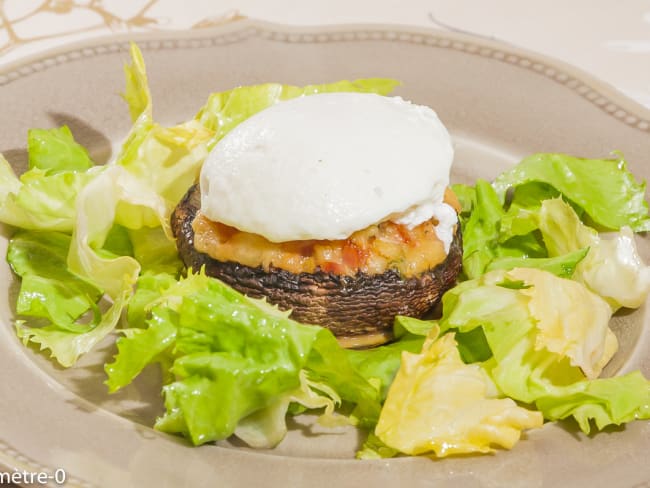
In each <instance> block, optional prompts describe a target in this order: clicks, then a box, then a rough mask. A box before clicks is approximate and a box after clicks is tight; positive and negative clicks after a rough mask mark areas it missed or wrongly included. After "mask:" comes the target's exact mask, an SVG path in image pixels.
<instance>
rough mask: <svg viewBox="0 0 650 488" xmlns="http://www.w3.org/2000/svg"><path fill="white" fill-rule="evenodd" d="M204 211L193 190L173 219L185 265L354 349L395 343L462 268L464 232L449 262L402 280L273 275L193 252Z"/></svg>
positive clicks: (390, 275) (386, 275)
mask: <svg viewBox="0 0 650 488" xmlns="http://www.w3.org/2000/svg"><path fill="white" fill-rule="evenodd" d="M200 206H201V194H200V190H199V187H198V185H194V186H193V187H192V188H190V189H189V191H188V192H187V194H186V195H185V197H183V200H182V201H181V202H180V203H179V204H178V206H177V207H176V209H175V210H174V212H173V214H172V217H171V226H172V231H173V233H174V236H175V237H176V244H177V247H178V251H179V254H180V256H181V259H182V260H183V262H184V263H185V266H187V267H188V268H190V267H191V268H192V269H196V270H198V269H200V268H201V267H205V273H206V274H207V275H208V276H212V277H215V278H218V279H220V280H222V281H223V282H225V283H227V284H228V285H230V286H232V287H233V288H235V289H236V290H239V291H240V292H242V293H244V294H246V295H248V296H251V297H254V298H262V297H266V298H267V299H268V301H269V302H270V303H273V304H275V305H277V306H278V307H280V308H281V309H283V310H292V312H291V317H292V318H293V319H295V320H297V321H300V322H303V323H307V324H317V325H321V326H324V327H327V328H329V329H330V330H331V331H332V332H333V333H334V335H335V336H337V338H339V341H340V342H341V343H342V344H343V345H345V346H350V347H358V346H372V345H377V344H381V343H383V342H386V341H388V340H390V338H391V337H392V328H393V321H394V318H395V316H396V315H408V316H411V317H422V316H423V315H425V314H426V313H427V312H429V311H430V310H431V309H432V308H433V307H435V306H436V305H437V304H438V302H439V301H440V298H441V297H442V295H443V293H444V292H445V291H447V290H448V289H449V288H451V287H452V286H453V285H454V284H455V282H456V277H457V275H458V273H459V272H460V269H461V266H462V253H463V251H462V239H461V232H460V226H459V225H457V226H456V233H455V235H454V239H453V241H452V243H451V246H450V249H449V253H448V255H447V257H446V259H445V260H444V261H443V262H442V263H440V264H438V265H437V266H435V267H434V268H433V269H430V270H428V271H426V272H424V273H422V274H420V275H418V276H414V277H410V278H402V277H401V276H400V274H399V273H398V272H397V271H395V270H392V269H389V270H387V271H385V272H383V273H381V274H375V275H370V274H367V273H357V274H356V275H354V276H347V275H337V274H334V273H326V272H323V271H316V272H314V273H298V274H296V273H292V272H290V271H286V270H283V269H280V268H275V267H271V268H270V269H269V270H268V271H267V270H265V269H264V268H262V267H261V266H258V267H250V266H244V265H242V264H239V263H235V262H229V261H228V262H224V261H218V260H215V259H213V258H211V257H210V256H208V255H207V254H204V253H201V252H198V251H197V250H196V249H195V248H194V230H193V228H192V222H193V221H194V218H195V217H196V214H197V211H198V210H199V208H200Z"/></svg>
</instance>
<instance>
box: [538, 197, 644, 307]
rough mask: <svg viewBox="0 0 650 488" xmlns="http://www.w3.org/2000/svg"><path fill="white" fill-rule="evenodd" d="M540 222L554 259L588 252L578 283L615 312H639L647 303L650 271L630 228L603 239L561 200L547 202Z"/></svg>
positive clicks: (581, 265)
mask: <svg viewBox="0 0 650 488" xmlns="http://www.w3.org/2000/svg"><path fill="white" fill-rule="evenodd" d="M538 220H539V228H540V230H541V232H542V236H543V239H544V242H545V243H546V246H547V248H548V251H549V254H550V255H551V256H566V255H568V253H572V252H576V251H575V250H576V249H580V248H585V247H588V248H589V253H588V254H587V256H586V257H585V259H584V260H583V261H581V262H580V263H579V264H578V265H577V267H576V274H575V279H576V280H578V281H580V282H582V283H584V284H585V285H586V286H587V287H588V288H589V289H590V290H592V291H593V292H595V293H597V294H598V295H600V296H601V297H603V298H604V299H605V300H607V302H608V303H609V304H610V305H611V306H612V308H613V309H614V310H616V309H618V308H620V307H629V308H637V307H639V306H640V305H641V304H642V303H643V302H644V301H645V300H646V298H647V296H648V293H649V292H650V267H649V266H646V265H645V264H644V263H643V261H642V260H641V257H640V256H639V253H638V251H637V248H636V243H635V241H634V235H633V233H632V231H631V229H630V228H629V227H627V226H624V227H623V228H622V229H621V230H620V232H616V233H610V234H609V235H607V236H600V235H599V234H598V233H597V232H596V231H594V230H593V229H591V228H590V227H587V226H586V225H584V224H583V223H582V222H581V221H580V219H579V218H578V215H577V214H576V213H575V211H574V210H573V208H572V207H571V206H570V205H568V204H567V203H565V202H564V201H563V200H561V199H552V200H546V201H544V202H543V203H542V205H541V207H540V212H539V218H538Z"/></svg>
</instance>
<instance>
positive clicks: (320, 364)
mask: <svg viewBox="0 0 650 488" xmlns="http://www.w3.org/2000/svg"><path fill="white" fill-rule="evenodd" d="M131 57H132V63H131V64H130V65H128V66H126V67H125V76H126V91H125V93H124V99H125V100H126V102H127V104H128V107H129V112H130V115H131V119H132V122H133V126H132V129H131V131H130V132H129V134H128V136H127V137H126V140H125V141H124V144H123V145H122V148H121V150H120V151H119V153H118V154H117V155H116V157H115V158H114V159H113V160H112V161H111V162H109V163H108V164H105V165H97V164H96V163H95V162H94V161H93V160H92V158H91V156H90V155H89V154H88V152H87V151H86V150H85V149H84V148H83V147H82V146H81V145H79V144H78V143H77V142H76V141H75V140H74V138H73V135H72V133H71V132H70V130H69V129H68V128H67V127H65V126H64V127H61V128H58V129H49V130H43V129H33V130H30V131H29V133H28V150H29V169H28V171H27V172H25V173H24V174H22V175H20V176H17V175H15V174H14V172H13V170H12V168H11V166H10V165H9V163H8V162H7V161H6V160H5V159H4V158H2V156H1V155H0V221H2V222H4V223H6V224H8V225H9V226H11V227H12V228H14V229H15V232H14V234H13V236H12V238H11V240H10V242H9V248H8V253H7V260H8V262H9V263H10V265H11V267H12V269H13V270H14V272H15V273H16V274H17V275H18V276H20V278H21V281H20V291H19V294H18V298H17V304H16V311H17V314H18V316H19V319H18V320H16V323H15V327H16V332H17V334H18V336H19V337H20V338H22V339H23V341H24V342H25V343H29V342H31V343H34V344H36V345H38V346H40V348H41V349H47V350H49V352H50V354H51V356H52V357H53V358H54V359H55V360H56V361H57V362H59V363H60V364H61V365H62V366H66V367H70V366H73V365H74V364H75V363H76V361H77V360H78V358H79V357H80V356H81V355H83V354H84V353H86V352H88V351H89V350H91V349H92V348H93V347H95V346H96V345H97V344H98V343H99V342H101V341H103V340H104V339H106V338H107V337H113V338H114V337H115V336H118V338H117V339H116V354H115V356H114V358H113V359H112V361H111V362H110V363H108V364H106V366H105V370H106V375H107V380H106V385H107V387H108V389H109V391H111V392H114V391H117V390H119V389H121V388H124V387H125V386H127V385H129V384H130V383H131V382H132V381H133V380H134V379H135V378H136V377H137V376H138V375H139V374H140V373H141V372H142V371H143V369H144V368H146V367H148V366H149V365H152V364H157V365H159V366H160V367H161V369H162V372H163V379H164V386H163V394H164V402H165V408H166V412H165V414H164V415H163V416H162V417H160V418H159V419H158V420H157V422H156V425H155V427H156V428H157V429H159V430H162V431H165V432H170V433H179V434H182V435H184V436H186V437H187V438H188V439H189V440H190V442H192V443H193V444H195V445H198V444H203V443H206V442H211V441H218V440H220V439H225V438H227V437H229V436H231V435H235V436H238V437H239V438H241V439H242V440H244V441H245V442H246V443H247V444H249V445H251V446H253V447H272V446H274V445H276V444H277V443H279V442H280V441H281V440H282V438H283V437H284V435H285V434H286V430H287V425H286V416H287V415H288V414H296V413H300V412H303V411H305V410H309V411H312V410H318V411H319V412H320V416H319V421H320V422H321V423H323V424H324V425H328V426H332V427H334V426H339V425H345V424H354V425H357V426H358V427H361V428H364V429H365V430H367V431H368V432H369V437H368V440H367V442H366V443H365V445H364V446H363V448H362V449H361V451H360V452H359V457H362V458H371V457H390V456H394V455H397V454H400V453H406V454H413V455H417V454H431V453H433V454H435V455H436V456H446V455H450V454H457V453H468V452H470V453H471V452H488V451H490V450H492V449H493V448H494V446H501V447H505V448H510V447H512V446H513V445H514V444H515V443H516V442H517V440H518V439H519V438H520V436H521V433H522V431H524V430H527V429H531V428H535V427H539V426H540V425H542V423H543V421H544V419H547V420H556V419H562V418H567V417H573V418H574V419H575V420H576V421H577V422H578V425H579V426H580V428H581V429H582V430H583V431H585V432H589V431H590V430H591V429H592V428H593V426H594V425H595V426H596V427H597V428H598V429H602V428H603V427H605V426H607V425H611V424H620V423H622V422H627V421H630V420H633V419H636V418H649V417H650V386H649V383H648V381H647V380H646V379H645V378H643V376H642V375H641V374H640V373H638V372H636V373H631V374H628V375H626V376H623V377H616V378H599V377H598V376H599V374H600V372H601V371H602V369H603V367H604V366H605V364H606V363H607V361H608V360H609V359H610V358H611V356H612V355H613V354H614V353H615V351H616V348H617V342H616V337H615V336H614V334H613V333H612V331H611V330H610V329H609V321H610V318H611V316H612V314H613V313H614V312H615V311H616V310H617V309H618V308H620V307H638V306H639V305H640V304H641V303H643V302H644V301H645V299H646V296H647V294H648V291H650V271H649V269H648V267H646V266H645V265H644V264H643V262H642V260H641V259H640V257H639V255H638V252H637V250H636V247H635V242H634V235H633V232H635V231H637V232H638V231H647V230H648V229H650V219H649V218H648V208H647V204H646V203H645V200H644V190H645V188H644V185H643V184H639V183H637V182H636V180H635V179H634V177H633V176H632V175H631V173H630V172H629V171H628V170H627V169H626V165H625V162H624V161H623V160H622V159H620V158H618V159H612V160H587V159H579V158H574V157H571V156H566V155H561V154H538V155H534V156H531V157H529V158H526V159H525V160H524V161H522V162H521V163H520V164H519V165H518V166H516V167H515V168H513V169H512V170H510V171H508V172H506V173H504V174H502V175H501V176H499V177H498V178H497V179H496V180H495V181H494V182H493V183H488V182H487V181H482V180H479V181H477V183H476V185H475V186H465V185H456V186H455V187H454V190H455V191H456V193H457V195H458V196H459V198H460V200H461V203H462V206H463V212H462V215H461V222H460V224H461V226H462V230H463V234H464V256H463V270H464V275H465V276H464V277H465V278H466V280H465V281H463V282H462V283H460V284H459V285H458V286H456V287H455V288H453V289H452V290H450V291H449V292H448V293H447V294H446V295H445V296H444V299H443V310H444V313H443V316H442V317H441V318H440V319H439V320H436V321H423V320H417V319H412V318H407V317H398V318H397V319H396V323H395V336H396V338H397V340H396V341H395V342H393V343H391V344H388V345H385V346H381V347H378V348H375V349H372V350H364V351H354V350H352V351H350V350H345V349H342V348H341V347H340V346H339V345H338V343H337V341H336V339H335V338H334V336H333V335H332V334H331V333H330V332H329V331H328V330H327V329H324V328H321V327H317V326H312V325H305V324H300V323H297V322H295V321H294V320H292V319H290V318H289V314H288V313H287V312H282V311H280V310H278V309H277V308H275V307H273V306H271V305H269V304H268V303H266V302H265V301H262V300H255V299H251V298H248V297H246V296H243V295H241V294H240V293H238V292H236V291H235V290H233V289H231V288H229V287H228V286H226V285H225V284H223V283H221V282H220V281H218V280H215V279H213V278H210V277H207V276H206V275H205V274H204V273H203V271H202V270H187V271H186V272H183V267H182V263H181V262H180V260H179V258H178V255H177V252H176V247H175V243H174V241H173V238H172V236H171V233H170V228H169V215H170V213H171V211H172V210H173V208H174V207H175V206H176V204H177V202H178V201H179V200H180V199H181V197H182V196H183V194H184V193H185V191H186V189H187V188H188V187H189V186H190V185H191V184H193V183H194V182H195V181H196V179H197V176H198V174H199V170H200V167H201V164H202V162H203V160H204V158H205V157H206V155H207V154H208V152H209V151H210V150H211V148H212V147H213V146H214V145H215V144H217V143H218V141H219V140H220V139H221V138H222V137H223V136H224V135H225V134H226V133H228V131H230V130H232V128H234V127H235V126H236V125H237V124H239V123H241V122H242V121H243V120H245V119H246V118H248V117H250V116H251V115H253V114H254V113H256V112H258V111H260V110H263V109H264V108H266V107H269V106H271V105H273V104H275V103H277V102H279V101H282V100H286V99H289V98H293V97H298V96H307V95H311V94H315V93H322V92H332V91H357V92H372V93H378V94H382V95H386V94H388V93H389V92H390V91H391V90H392V89H393V88H395V86H396V85H397V84H398V83H397V82H396V81H394V80H388V79H378V78H377V79H363V80H355V81H340V82H336V83H331V84H324V85H309V86H305V87H296V86H289V85H280V84H275V83H269V84H264V85H256V86H250V87H238V88H234V89H232V90H228V91H226V92H221V93H213V94H211V95H210V96H209V98H208V100H207V102H206V104H205V106H204V107H203V108H201V109H200V110H199V112H198V113H197V115H196V116H195V117H194V118H193V119H191V120H189V121H186V122H183V123H181V124H178V125H175V126H172V127H164V126H161V125H159V124H158V123H156V122H155V121H154V119H153V114H152V103H151V94H150V92H149V87H148V81H147V75H146V71H145V66H144V61H143V59H142V55H141V53H140V51H139V50H138V48H137V47H136V46H135V45H132V48H131ZM605 230H606V231H610V234H609V235H608V236H604V235H602V234H601V233H599V232H600V231H605Z"/></svg>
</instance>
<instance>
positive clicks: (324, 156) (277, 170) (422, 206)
mask: <svg viewBox="0 0 650 488" xmlns="http://www.w3.org/2000/svg"><path fill="white" fill-rule="evenodd" d="M453 156H454V151H453V146H452V143H451V138H450V136H449V133H448V132H447V129H446V128H445V126H444V125H443V124H442V122H441V121H440V119H439V118H438V116H437V115H436V113H435V112H434V111H433V110H432V109H430V108H429V107H426V106H422V105H416V104H413V103H411V102H408V101H406V100H403V99H402V98H400V97H385V96H380V95H375V94H368V93H324V94H317V95H310V96H304V97H300V98H295V99H291V100H288V101H283V102H279V103H277V104H276V105H274V106H272V107H270V108H267V109H265V110H263V111H261V112H258V113H257V114H255V115H253V116H251V117H250V118H248V119H247V120H245V121H244V122H242V123H241V124H239V125H238V126H237V127H235V128H234V129H233V130H232V131H230V132H229V133H228V134H226V136H225V137H224V138H223V139H221V140H220V141H219V142H218V143H217V144H216V145H215V147H214V148H213V149H212V151H211V152H210V154H209V155H208V157H207V158H206V161H205V163H204V165H203V168H202V170H201V176H200V185H201V212H202V213H203V214H204V215H205V216H206V217H207V218H208V219H210V220H212V221H216V222H221V223H223V224H226V225H229V226H232V227H235V228H237V229H238V230H240V231H244V232H250V233H255V234H259V235H262V236H264V237H265V238H266V239H268V240H269V241H272V242H286V241H295V240H307V239H325V240H335V239H345V238H347V237H349V236H350V235H351V234H352V233H354V232H356V231H358V230H361V229H364V228H366V227H368V226H370V225H373V224H377V223H380V222H383V221H386V220H392V221H394V222H397V223H402V224H405V225H407V226H409V227H413V226H416V225H418V224H420V223H422V222H424V221H426V220H429V219H431V218H432V217H434V216H436V217H437V220H438V221H439V228H438V229H437V234H438V236H439V238H440V239H441V240H443V242H444V244H445V248H446V250H447V251H448V249H449V244H450V243H451V236H452V235H453V230H452V229H453V226H454V225H455V224H456V222H457V218H456V214H455V212H454V211H453V209H452V208H451V207H449V206H448V205H447V204H446V203H444V202H443V197H444V193H445V189H446V187H447V186H448V185H449V172H450V169H451V164H452V161H453Z"/></svg>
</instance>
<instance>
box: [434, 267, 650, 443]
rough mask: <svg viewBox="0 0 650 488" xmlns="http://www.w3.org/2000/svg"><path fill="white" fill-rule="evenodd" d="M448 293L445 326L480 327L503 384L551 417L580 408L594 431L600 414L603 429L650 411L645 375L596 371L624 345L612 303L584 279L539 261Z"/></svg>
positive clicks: (493, 371) (579, 415)
mask: <svg viewBox="0 0 650 488" xmlns="http://www.w3.org/2000/svg"><path fill="white" fill-rule="evenodd" d="M515 283H520V285H519V286H512V285H513V284H515ZM443 300H444V303H443V310H444V315H443V317H442V319H441V320H440V326H441V329H442V330H443V331H450V330H452V331H458V332H464V333H467V332H469V331H472V330H475V329H477V328H480V329H481V330H482V332H483V334H484V336H485V340H486V343H487V345H488V346H489V349H490V352H491V356H490V357H487V358H484V361H483V362H482V363H481V364H482V365H483V367H484V369H485V371H486V372H487V373H488V374H489V375H490V377H491V378H492V380H493V381H494V383H495V385H496V386H497V388H498V389H499V391H501V392H502V393H503V394H505V395H507V396H508V397H510V398H512V399H514V400H517V401H521V402H525V403H531V404H534V405H535V406H536V407H537V409H538V410H540V411H541V412H542V413H543V414H544V417H545V418H547V419H550V420H554V419H558V418H566V417H570V416H572V417H574V418H575V419H576V421H577V422H578V424H579V426H580V428H581V429H582V430H584V431H585V432H589V429H590V421H591V420H592V419H593V420H596V424H597V427H598V428H599V429H601V428H603V427H605V426H607V425H612V424H614V425H619V424H620V423H623V422H627V421H628V420H629V419H631V418H648V417H649V416H650V411H649V409H648V406H647V405H648V403H647V402H648V396H647V395H648V387H649V385H650V383H649V382H648V381H647V380H645V379H643V378H642V376H640V375H638V374H636V373H635V374H633V376H632V378H633V379H630V378H628V377H627V376H625V377H619V378H608V379H607V380H604V379H596V376H597V375H598V374H599V372H600V370H601V369H602V367H603V366H604V364H605V363H606V362H607V361H608V360H609V358H610V357H611V356H612V354H613V353H614V351H615V348H616V342H615V338H614V336H613V334H612V333H611V331H610V329H609V327H608V324H609V319H610V317H611V313H612V311H611V308H610V307H609V305H608V304H607V303H606V302H605V301H604V300H602V299H601V298H600V297H599V296H598V295H596V294H594V293H592V292H590V291H589V290H588V289H587V288H585V287H584V285H582V284H581V283H579V282H576V281H572V280H566V279H562V278H558V277H556V276H554V275H552V274H550V273H547V272H545V271H541V270H536V269H532V268H531V269H526V268H518V269H515V270H511V271H501V270H497V271H491V272H489V273H486V274H485V275H483V276H481V277H480V278H479V279H476V280H472V281H466V282H464V283H462V284H461V285H460V286H457V287H456V288H454V289H452V290H450V291H449V292H447V294H445V296H444V298H443ZM577 303H579V304H581V306H576V304H577ZM460 337H461V336H460V334H457V338H458V340H460Z"/></svg>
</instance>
